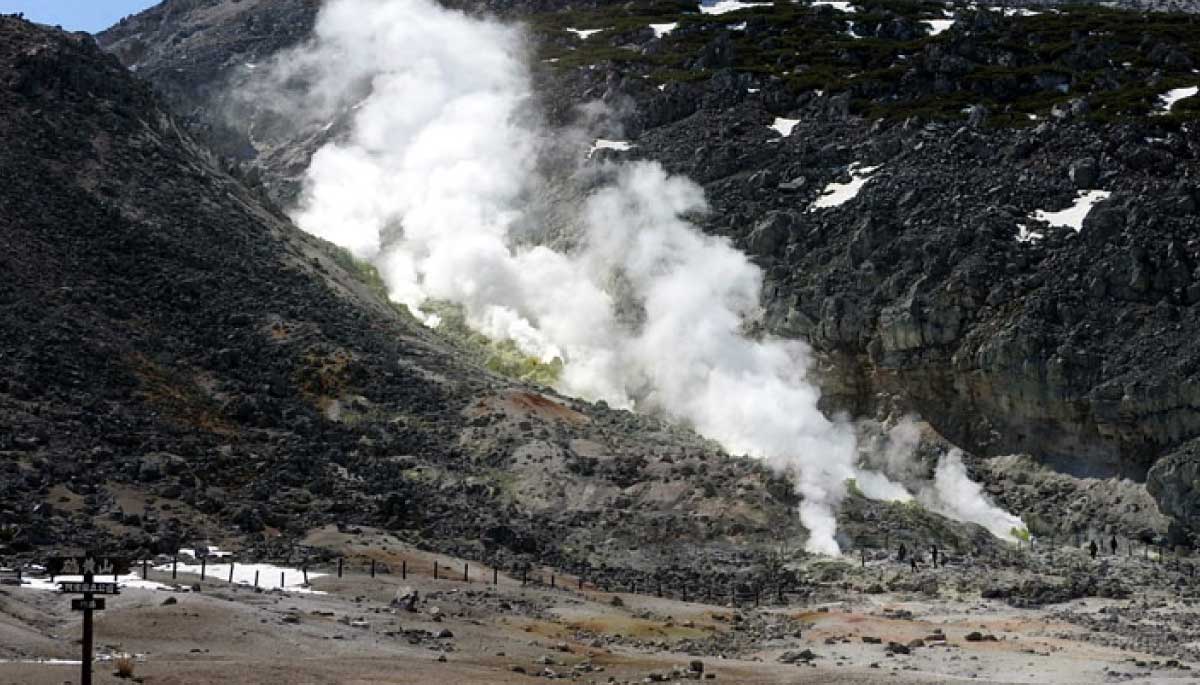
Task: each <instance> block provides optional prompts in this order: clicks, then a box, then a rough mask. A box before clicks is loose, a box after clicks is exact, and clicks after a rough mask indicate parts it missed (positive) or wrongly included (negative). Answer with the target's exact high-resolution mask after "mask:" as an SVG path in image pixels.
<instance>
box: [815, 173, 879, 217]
mask: <svg viewBox="0 0 1200 685" xmlns="http://www.w3.org/2000/svg"><path fill="white" fill-rule="evenodd" d="M878 168H879V167H878V166H859V163H858V162H855V163H853V164H851V165H850V167H849V171H850V182H849V183H830V184H829V185H827V186H825V190H823V191H821V196H820V197H818V198H817V200H816V202H813V204H812V206H811V207H809V208H808V211H810V212H815V211H816V210H818V209H827V208H829V207H838V206H841V205H844V204H846V203H847V202H849V201H850V200H853V199H854V198H855V197H856V196H857V195H858V191H860V190H862V188H863V186H865V185H866V184H867V181H869V180H871V174H873V173H875V170H876V169H878Z"/></svg>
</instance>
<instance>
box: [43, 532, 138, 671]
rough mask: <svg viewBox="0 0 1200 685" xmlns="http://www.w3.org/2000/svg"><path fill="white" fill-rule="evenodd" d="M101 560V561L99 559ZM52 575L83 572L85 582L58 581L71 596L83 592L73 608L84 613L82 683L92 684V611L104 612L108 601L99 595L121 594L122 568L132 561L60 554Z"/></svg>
mask: <svg viewBox="0 0 1200 685" xmlns="http://www.w3.org/2000/svg"><path fill="white" fill-rule="evenodd" d="M97 559H100V561H99V562H97V561H96V560H97ZM48 568H49V569H50V573H51V574H52V576H74V575H82V576H83V580H82V582H78V581H64V582H60V583H59V584H58V587H59V591H61V592H62V593H63V594H69V595H83V597H81V598H72V599H71V610H72V611H82V612H83V660H82V665H81V672H80V678H79V682H80V685H92V643H93V631H92V612H93V611H103V610H104V604H105V600H104V598H103V597H97V596H96V595H118V594H121V590H120V588H119V587H118V585H117V582H116V580H117V576H118V575H119V574H120V572H121V571H122V570H124V571H126V572H128V569H129V563H128V562H127V561H125V560H117V559H112V558H109V557H105V556H103V555H92V554H89V555H86V556H83V557H56V558H54V559H51V560H50V563H49V564H48ZM97 575H99V576H100V577H101V578H105V577H110V576H111V577H112V582H96V576H97Z"/></svg>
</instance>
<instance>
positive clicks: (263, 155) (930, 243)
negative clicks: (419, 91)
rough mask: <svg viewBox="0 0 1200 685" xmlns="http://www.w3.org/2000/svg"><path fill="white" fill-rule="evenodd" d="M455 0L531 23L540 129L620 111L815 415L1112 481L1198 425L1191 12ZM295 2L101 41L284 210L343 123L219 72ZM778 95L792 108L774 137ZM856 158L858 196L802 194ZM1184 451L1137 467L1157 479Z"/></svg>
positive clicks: (158, 11) (304, 24)
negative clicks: (778, 341)
mask: <svg viewBox="0 0 1200 685" xmlns="http://www.w3.org/2000/svg"><path fill="white" fill-rule="evenodd" d="M470 7H471V8H472V9H474V10H486V11H492V12H499V13H501V14H502V15H504V16H507V17H509V18H513V19H518V20H522V21H525V22H526V23H528V24H529V26H530V35H531V36H532V38H533V42H534V45H535V51H536V53H537V56H538V57H539V58H541V59H540V60H539V61H537V62H536V63H535V77H536V79H537V82H538V85H539V93H540V97H541V98H542V100H543V106H544V110H545V111H546V112H547V116H548V117H549V118H550V119H551V120H552V121H553V122H556V123H557V124H560V125H572V124H577V123H578V114H577V112H578V110H577V109H576V107H577V105H578V104H579V103H581V102H585V101H588V100H601V101H604V102H607V103H609V104H610V105H612V106H613V108H614V110H619V111H620V112H621V113H622V116H621V117H620V118H619V120H616V121H610V122H607V123H606V124H605V125H604V126H607V128H598V129H596V130H595V133H596V135H598V136H603V137H609V138H613V137H625V138H628V139H630V140H631V141H632V142H634V143H635V144H636V147H634V148H633V149H632V150H630V151H628V152H624V153H619V152H612V151H606V154H611V155H613V156H618V157H624V158H648V159H654V160H658V161H660V162H662V163H663V164H664V165H665V166H667V167H668V168H669V169H670V170H671V171H674V172H679V173H683V174H687V175H688V176H690V177H692V178H693V179H695V180H697V181H699V182H701V183H702V184H703V185H704V187H705V190H706V192H707V194H708V197H709V199H710V201H711V203H712V205H713V208H714V211H713V212H712V213H711V215H710V216H709V217H708V218H707V220H706V224H705V229H706V230H707V231H709V232H711V233H713V234H719V235H726V236H729V237H731V238H732V239H733V240H734V241H735V243H736V244H738V245H739V246H740V247H742V248H743V249H745V250H746V251H748V252H750V253H751V254H753V255H755V258H756V259H757V260H758V261H759V262H760V264H761V265H762V266H763V267H764V269H765V270H766V272H767V274H768V278H767V282H766V287H765V293H764V296H765V299H766V301H767V303H768V311H767V315H766V318H765V321H764V325H765V326H766V328H767V329H768V330H770V331H772V332H774V333H777V334H782V335H786V336H794V337H802V338H804V339H806V340H808V341H810V342H811V343H812V344H813V345H814V346H815V347H816V348H817V349H818V351H819V352H821V353H822V355H823V357H824V359H825V361H826V364H825V368H824V369H823V371H824V390H825V396H826V400H827V402H828V403H829V405H830V407H831V408H845V409H850V410H851V411H853V412H855V413H857V414H859V415H870V414H873V413H878V412H888V411H894V410H897V409H899V410H903V411H912V412H915V413H917V414H919V415H920V416H921V417H923V418H924V419H926V420H928V421H929V422H930V423H931V424H932V425H933V427H934V428H936V429H937V430H938V431H939V432H940V433H941V434H943V435H945V436H946V437H947V438H949V439H950V440H951V441H952V442H954V443H956V444H959V445H962V446H963V447H965V448H968V449H970V450H972V451H974V452H976V453H979V454H983V455H988V454H991V455H996V454H1008V453H1012V452H1026V453H1030V454H1032V455H1034V456H1036V457H1037V458H1039V459H1041V460H1042V461H1044V462H1046V463H1048V464H1051V465H1053V466H1055V467H1056V468H1059V469H1060V470H1063V471H1065V472H1067V473H1072V474H1076V475H1098V476H1109V475H1121V476H1128V477H1132V478H1134V479H1137V480H1141V479H1143V478H1144V477H1145V476H1146V473H1147V469H1149V468H1150V467H1151V466H1152V465H1153V464H1154V463H1155V462H1156V461H1157V460H1158V459H1159V458H1160V457H1161V456H1162V455H1164V454H1166V453H1168V452H1170V451H1171V450H1172V449H1173V448H1174V447H1176V446H1178V445H1180V444H1182V443H1184V442H1185V441H1187V440H1189V439H1191V438H1193V437H1195V436H1197V435H1200V367H1198V366H1197V365H1198V364H1200V361H1198V360H1200V356H1198V354H1197V352H1198V351H1200V350H1198V349H1197V345H1198V343H1197V340H1198V339H1200V319H1198V311H1197V303H1198V302H1200V272H1197V268H1198V267H1197V265H1198V264H1200V261H1198V260H1200V241H1198V240H1197V236H1200V219H1198V217H1197V207H1198V204H1197V203H1198V202H1200V197H1198V196H1197V190H1198V189H1197V186H1196V177H1197V174H1198V173H1200V161H1198V155H1200V147H1198V146H1197V144H1196V142H1195V136H1194V127H1195V125H1196V122H1195V112H1196V111H1197V110H1196V108H1195V107H1194V105H1195V104H1196V102H1197V100H1200V98H1193V99H1191V100H1187V99H1185V100H1181V101H1179V102H1178V103H1176V105H1175V106H1174V108H1173V109H1172V110H1171V112H1170V113H1169V114H1166V115H1157V114H1156V113H1155V110H1156V109H1158V108H1160V106H1161V103H1160V101H1159V99H1158V98H1159V96H1160V95H1162V94H1163V93H1165V92H1167V91H1168V90H1171V89H1174V88H1182V87H1187V86H1190V85H1192V84H1193V83H1194V82H1196V81H1197V77H1196V76H1195V75H1194V72H1193V67H1194V65H1195V64H1197V63H1198V61H1200V40H1198V39H1197V38H1196V36H1197V35H1200V33H1197V32H1196V31H1195V30H1193V28H1192V27H1194V25H1195V23H1196V18H1195V17H1193V16H1190V15H1168V14H1138V13H1133V12H1121V11H1116V10H1111V9H1097V8H1085V7H1074V8H1068V9H1063V10H1057V9H1046V8H1045V7H1043V8H1040V9H1036V10H1034V9H1030V10H1021V11H1016V10H1010V11H1005V12H1000V11H989V10H987V9H985V8H970V7H966V6H957V7H953V8H949V9H948V8H946V7H944V6H943V5H941V4H921V3H896V2H882V1H875V0H871V1H865V2H860V3H855V6H854V7H852V8H851V9H854V10H856V11H853V12H843V11H840V10H838V9H837V8H835V7H829V6H808V5H804V4H793V3H782V4H777V5H773V6H765V7H760V8H751V9H745V10H741V11H735V12H729V13H725V14H704V13H700V14H697V13H694V11H695V7H694V6H690V5H689V4H688V3H684V4H676V3H647V4H644V5H638V6H608V5H593V4H590V3H577V4H576V3H567V4H557V3H515V4H507V3H504V4H501V3H488V4H481V5H471V6H470ZM314 8H315V3H313V2H299V1H298V0H257V1H254V2H245V1H244V2H239V3H232V2H227V1H222V0H208V1H206V2H197V1H194V0H193V1H188V2H182V1H179V0H171V1H168V2H165V3H163V4H162V5H160V6H159V7H157V8H155V9H152V10H149V11H147V12H146V13H143V14H142V15H139V16H138V17H135V18H131V19H129V20H128V21H125V22H122V24H121V25H119V26H117V27H114V28H113V29H111V30H110V31H108V32H106V33H104V34H102V35H101V36H100V37H99V39H100V42H101V43H102V44H103V45H104V46H105V47H106V49H109V50H110V51H112V52H113V53H114V54H116V55H118V56H120V57H121V59H122V60H123V62H124V63H125V64H126V65H127V66H129V67H130V69H135V70H136V72H137V73H138V74H139V75H141V76H143V77H144V78H146V79H148V80H149V81H151V82H152V83H154V84H155V85H156V86H157V87H158V88H160V89H162V90H163V91H164V92H165V93H166V94H167V96H168V99H169V101H170V102H171V103H172V106H173V107H175V108H176V109H177V110H178V111H181V112H183V113H184V114H185V115H186V116H187V117H188V121H189V123H190V124H192V126H193V128H199V129H203V130H205V131H206V135H207V139H208V140H209V141H211V142H212V144H213V145H214V146H215V147H216V149H218V150H220V151H221V153H222V154H224V155H226V156H227V157H228V158H229V159H230V160H232V161H233V162H236V163H237V164H238V165H239V166H240V167H241V168H243V169H248V170H249V171H248V172H247V174H248V176H249V177H250V178H251V180H252V181H255V182H260V181H261V182H262V183H263V185H264V187H265V190H266V192H267V193H268V194H269V195H270V196H271V197H273V198H274V199H275V200H276V201H278V202H280V203H281V204H287V203H288V202H289V201H290V199H291V198H292V197H294V194H295V192H296V187H297V186H296V179H297V177H298V175H299V174H300V173H301V172H302V171H303V169H304V168H305V167H306V165H307V159H308V156H309V155H311V153H312V152H313V151H314V150H315V149H317V148H318V147H319V146H320V145H322V144H324V143H325V142H327V141H328V140H330V139H332V138H334V137H336V136H337V135H338V134H339V132H340V131H341V130H344V129H343V128H342V127H343V126H344V124H345V122H344V121H342V122H340V123H339V122H333V125H331V126H329V127H326V128H323V129H321V130H318V129H316V128H314V129H312V130H294V129H289V128H287V127H286V126H279V125H278V122H274V121H272V119H271V118H270V116H269V112H264V111H255V110H250V111H247V110H245V109H242V110H237V108H236V107H234V108H233V109H234V111H236V112H237V116H236V117H234V118H232V119H231V118H230V117H229V116H227V115H228V113H229V111H230V109H231V103H230V101H229V100H228V99H227V95H226V94H227V93H228V92H230V88H231V86H236V85H237V84H239V83H243V82H245V81H246V80H247V79H248V78H250V76H251V73H250V72H252V71H253V69H254V68H255V67H256V66H257V65H258V64H260V63H262V62H263V61H266V60H268V59H269V57H270V55H271V54H273V53H274V52H275V51H277V50H278V49H280V48H281V47H283V46H287V45H292V44H295V43H296V42H298V41H300V40H302V38H303V37H304V36H305V35H306V33H307V32H308V31H309V30H310V29H311V25H312V22H313V18H314ZM1176 9H1189V8H1186V7H1180V8H1176ZM668 22H669V23H675V24H676V27H675V28H674V29H673V30H671V31H669V32H667V33H665V34H663V35H661V36H660V35H656V32H655V31H653V30H651V29H650V27H649V24H650V23H668ZM947 26H948V28H947ZM566 28H575V29H593V28H594V29H601V30H600V31H599V32H598V33H596V34H595V35H591V36H589V37H587V38H586V39H581V38H579V37H578V36H577V35H574V34H571V33H569V32H567V31H566V30H565V29H566ZM777 118H781V119H786V120H793V121H795V123H794V128H792V129H791V131H790V135H782V136H781V135H780V133H779V132H778V131H776V130H773V129H772V128H771V126H772V124H774V123H777ZM231 122H233V123H231ZM237 122H241V123H240V124H239V123H237ZM697 141H703V142H702V143H698V142H697ZM864 167H879V168H878V169H877V170H876V171H874V172H873V173H872V174H870V175H869V177H868V176H865V175H863V174H862V172H861V171H856V170H860V169H862V168H864ZM856 173H857V174H859V175H863V177H864V178H867V179H868V180H866V182H865V184H864V185H863V186H862V189H861V191H860V192H859V193H858V195H857V197H854V198H853V199H852V200H850V201H848V202H846V203H845V204H842V205H840V206H834V207H830V208H818V207H817V206H816V205H815V202H816V200H817V198H818V197H820V196H821V195H822V193H823V192H824V191H825V190H826V189H827V188H828V187H829V184H831V183H843V184H845V183H848V182H850V181H851V180H852V178H854V176H855V174H856ZM1095 190H1102V191H1106V192H1108V193H1111V194H1110V195H1109V196H1107V198H1106V199H1105V200H1104V201H1102V202H1100V203H1099V204H1097V205H1096V206H1095V207H1094V208H1093V209H1092V210H1091V211H1090V212H1088V213H1087V216H1086V219H1085V220H1084V221H1083V223H1082V227H1081V230H1078V229H1073V228H1070V227H1061V226H1059V227H1055V226H1049V225H1046V224H1044V223H1042V222H1040V221H1038V220H1037V219H1036V216H1037V213H1038V211H1039V210H1042V211H1045V212H1054V211H1058V210H1062V209H1065V208H1068V207H1070V206H1071V205H1072V204H1073V202H1075V200H1076V199H1077V194H1078V193H1080V192H1083V191H1095ZM1184 472H1185V470H1181V469H1177V468H1171V469H1168V468H1159V469H1158V470H1157V471H1156V474H1158V475H1157V476H1156V481H1155V482H1156V483H1158V484H1159V485H1156V486H1155V489H1154V492H1156V493H1166V492H1175V491H1177V490H1178V488H1177V487H1175V486H1168V485H1167V484H1166V483H1167V481H1171V479H1173V478H1176V477H1177V476H1179V475H1180V474H1183V473H1184ZM1172 482H1173V481H1172ZM1179 487H1190V484H1185V485H1180V486H1179ZM1164 508H1165V509H1168V510H1172V511H1176V513H1178V512H1177V510H1178V508H1177V507H1174V506H1172V505H1168V504H1165V503H1164Z"/></svg>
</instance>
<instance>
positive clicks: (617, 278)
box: [272, 0, 961, 554]
mask: <svg viewBox="0 0 1200 685" xmlns="http://www.w3.org/2000/svg"><path fill="white" fill-rule="evenodd" d="M523 46H524V38H523V35H522V33H521V32H520V30H519V29H516V28H514V27H510V26H505V25H502V24H499V23H496V22H494V21H488V20H482V19H477V18H471V17H467V16H465V15H463V14H461V13H457V12H453V11H449V10H446V9H443V8H441V7H438V6H437V5H435V4H433V3H432V2H431V1H430V0H332V1H331V2H329V3H328V4H327V5H326V6H325V7H324V8H323V9H322V11H321V14H320V16H319V19H318V22H317V26H316V35H315V37H314V38H313V39H312V41H310V43H309V44H307V45H304V46H302V47H301V48H300V49H298V50H295V51H292V52H290V53H287V54H286V55H284V56H282V57H281V58H280V59H279V60H277V62H276V65H275V66H274V68H273V74H272V77H273V78H274V79H275V81H276V82H286V83H293V84H294V83H296V82H301V83H302V85H303V88H301V89H296V88H292V89H291V92H293V93H295V92H298V91H303V92H304V95H303V101H302V103H301V102H294V103H285V106H291V105H297V104H302V105H303V106H304V107H305V108H307V112H306V116H308V117H310V120H311V121H318V120H320V119H321V118H325V119H327V118H328V117H332V116H334V115H336V114H337V113H338V112H341V113H343V114H348V115H349V116H351V117H352V120H351V127H350V131H349V133H348V134H347V135H346V136H345V137H343V138H341V139H340V140H339V141H338V142H336V143H330V144H328V145H326V146H325V147H323V148H321V149H320V151H319V152H317V153H316V155H315V156H314V157H313V158H312V161H311V165H310V167H309V169H308V172H307V176H306V179H305V183H304V193H303V196H302V199H301V202H300V206H299V208H298V210H297V211H296V213H295V215H294V216H295V219H296V221H297V223H298V224H299V225H300V226H301V227H302V228H304V229H305V230H307V231H309V232H311V233H314V234H316V235H319V236H321V237H324V238H326V239H328V240H330V241H332V242H334V243H337V244H339V245H342V246H344V247H347V248H349V249H351V250H352V251H354V252H355V253H356V254H358V255H359V256H360V257H364V258H367V259H370V260H372V261H373V262H374V263H375V264H376V265H377V266H378V267H379V269H380V271H381V273H382V274H383V276H384V279H385V281H386V282H387V285H388V287H389V290H390V292H391V294H392V297H393V298H394V299H395V300H397V301H399V302H402V303H404V304H407V305H409V307H410V309H412V310H413V311H414V312H418V311H419V307H420V305H421V304H422V303H424V302H425V301H426V300H429V299H437V300H447V301H451V302H455V303H458V304H460V305H462V307H463V309H464V311H465V313H466V316H467V320H468V323H469V324H470V325H471V326H473V327H475V328H477V329H478V330H480V331H481V332H483V333H485V334H487V335H488V336H490V337H492V338H495V339H507V340H512V341H514V342H515V343H516V344H517V345H518V346H519V347H520V348H521V349H523V350H524V351H526V352H527V353H529V354H533V355H536V356H538V357H540V358H542V359H543V360H547V361H549V360H551V359H553V358H556V357H557V358H560V359H562V360H563V362H564V367H563V375H562V377H561V382H560V389H561V390H562V391H564V392H567V393H571V394H575V395H578V396H582V397H586V398H589V399H604V400H606V401H607V402H609V403H610V404H613V405H616V406H621V407H629V408H638V409H645V410H653V411H659V412H662V413H664V414H666V415H669V416H671V417H674V418H676V419H679V420H682V421H686V422H688V423H690V424H691V425H692V426H693V427H694V428H695V429H696V430H697V431H699V432H700V433H702V434H704V435H706V436H708V437H710V438H713V439H715V440H717V441H719V442H720V443H722V444H723V445H724V446H725V447H726V449H728V450H730V451H732V452H735V453H745V454H749V455H753V456H756V457H760V458H763V459H767V460H769V461H770V462H771V463H772V464H773V465H775V466H777V467H779V468H781V469H785V470H787V471H789V472H791V473H794V474H795V479H796V484H797V488H798V491H799V492H800V494H801V495H802V496H803V504H802V506H801V510H800V517H801V520H802V522H803V524H804V525H805V527H806V528H808V530H809V531H810V538H809V541H808V545H807V546H808V549H809V550H810V551H813V552H818V553H824V554H837V553H838V552H839V548H838V544H837V542H836V541H835V533H836V520H835V516H834V512H835V510H836V507H837V504H838V502H839V501H840V500H841V499H842V497H844V495H845V487H846V486H845V483H846V481H847V480H848V479H851V478H855V479H857V482H858V483H859V486H860V488H862V489H863V491H864V492H865V493H866V494H867V495H869V496H873V497H877V498H886V499H908V498H911V496H910V495H909V494H908V492H907V491H906V490H905V489H904V488H903V487H902V486H900V485H898V484H896V483H893V482H892V481H890V480H889V479H888V478H887V477H886V476H883V475H882V474H880V473H876V472H868V471H863V470H862V469H859V468H858V467H857V466H856V460H857V445H856V439H855V435H854V431H853V428H852V427H851V426H850V425H848V424H847V423H845V422H841V421H831V420H829V419H827V418H826V417H825V416H824V415H823V414H822V413H821V412H820V411H819V410H818V408H817V400H818V393H817V390H816V389H815V387H814V386H813V385H812V384H811V383H809V382H808V381H807V380H806V373H807V369H808V367H809V362H810V360H809V354H808V349H807V348H806V347H805V346H804V345H803V344H802V343H799V342H795V341H783V340H774V339H768V340H753V339H750V338H748V337H746V336H745V335H744V334H743V328H744V326H745V323H746V321H747V320H749V319H753V318H754V317H755V316H756V315H757V314H758V313H759V293H760V289H761V285H762V274H761V272H760V270H759V269H758V268H757V267H756V266H754V265H753V264H752V263H751V262H750V261H749V260H748V259H747V258H746V256H745V255H743V254H742V253H740V252H739V251H737V250H736V249H735V248H734V247H733V246H732V245H731V244H730V243H729V242H728V241H726V240H724V239H719V238H714V237H710V236H707V235H705V234H703V233H702V232H701V231H699V230H698V229H697V228H696V227H694V226H693V225H691V224H690V223H688V221H687V220H686V219H685V218H684V217H686V216H689V215H691V214H693V213H697V212H702V211H704V210H705V208H706V205H705V200H704V196H703V192H702V191H701V189H700V188H699V187H698V186H697V185H696V184H694V183H692V182H691V181H689V180H687V179H685V178H680V177H675V176H670V175H668V174H667V173H665V171H664V170H663V169H662V168H661V167H660V166H659V165H657V164H654V163H645V162H642V163H635V164H626V165H622V166H609V167H607V168H605V169H603V170H602V171H601V172H600V174H601V175H602V176H604V177H605V179H606V182H605V183H604V184H602V185H601V186H600V187H599V189H598V190H595V191H594V192H592V193H591V194H590V195H589V196H588V197H587V198H586V200H585V201H584V202H583V203H582V206H581V207H579V208H578V209H577V211H576V212H575V214H576V215H577V216H576V217H575V218H574V220H573V221H574V225H573V226H570V227H568V228H571V230H573V231H574V232H575V234H576V235H575V238H576V240H575V241H574V247H573V248H571V249H570V250H569V251H556V250H553V249H551V248H549V247H545V246H529V245H522V243H521V240H520V239H521V237H522V236H521V234H522V232H523V231H524V230H526V229H525V228H523V227H524V226H525V224H526V223H528V221H529V220H530V217H529V215H528V211H527V208H528V207H529V206H530V205H531V204H533V202H534V200H535V199H536V198H537V197H538V195H539V191H541V190H543V185H542V183H541V181H540V180H539V175H538V161H539V154H540V153H542V152H544V151H545V150H546V149H548V148H549V147H550V146H551V145H552V144H553V143H552V142H551V141H550V140H549V139H550V138H552V137H553V136H551V135H550V134H549V133H547V132H546V131H545V130H544V129H543V127H541V126H539V125H537V123H536V117H535V115H534V114H533V108H532V107H531V106H530V104H529V97H530V91H531V85H530V80H529V76H528V73H527V69H526V66H525V55H524V47H523ZM560 138H561V136H560ZM585 154H586V145H585V146H584V147H583V149H581V150H580V151H579V155H580V157H581V158H582V157H583V156H584V155H585ZM574 171H576V170H570V171H568V173H572V172H574ZM593 173H594V172H593ZM631 312H633V314H632V315H631ZM431 323H436V322H431ZM960 465H961V464H960ZM953 477H954V473H953V472H951V473H950V475H949V476H948V478H953ZM947 506H949V505H947Z"/></svg>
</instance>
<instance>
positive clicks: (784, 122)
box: [770, 117, 800, 138]
mask: <svg viewBox="0 0 1200 685" xmlns="http://www.w3.org/2000/svg"><path fill="white" fill-rule="evenodd" d="M798 123H800V120H799V119H784V118H783V117H775V123H773V124H771V126H770V128H771V130H773V131H777V132H778V133H779V135H781V136H783V137H784V138H787V137H788V136H790V135H792V129H794V128H796V124H798Z"/></svg>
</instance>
